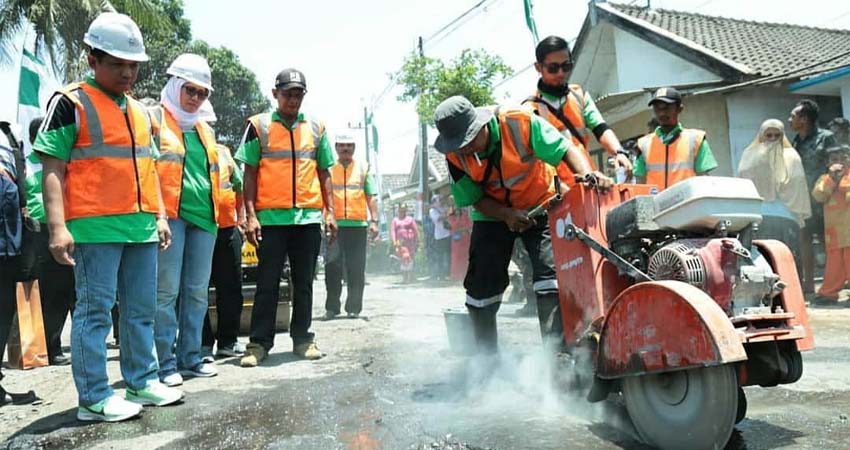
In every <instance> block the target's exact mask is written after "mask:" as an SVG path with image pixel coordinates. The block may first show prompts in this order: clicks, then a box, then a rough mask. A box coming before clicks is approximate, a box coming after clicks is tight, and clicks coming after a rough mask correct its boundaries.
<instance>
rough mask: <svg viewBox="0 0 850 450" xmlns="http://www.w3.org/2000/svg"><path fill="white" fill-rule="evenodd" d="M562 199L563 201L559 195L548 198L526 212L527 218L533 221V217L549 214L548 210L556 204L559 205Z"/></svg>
mask: <svg viewBox="0 0 850 450" xmlns="http://www.w3.org/2000/svg"><path fill="white" fill-rule="evenodd" d="M562 199H563V197H562V196H561V194H555V195H553V196H551V197H549V199H548V200H546V201H545V202H543V203H541V204H539V205H537V206H535V207H534V208H532V209H531V210H529V211H528V218H529V219H534V218H535V217H538V216H544V215H546V214H547V213H548V212H549V210H550V209H552V208H554V207H555V206H556V205H557V204H558V203H560V202H561V200H562Z"/></svg>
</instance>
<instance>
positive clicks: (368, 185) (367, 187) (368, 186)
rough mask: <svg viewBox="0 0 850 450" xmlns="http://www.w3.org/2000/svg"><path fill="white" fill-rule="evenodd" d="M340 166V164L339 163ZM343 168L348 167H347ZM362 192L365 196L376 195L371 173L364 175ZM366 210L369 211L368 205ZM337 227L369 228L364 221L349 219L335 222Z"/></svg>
mask: <svg viewBox="0 0 850 450" xmlns="http://www.w3.org/2000/svg"><path fill="white" fill-rule="evenodd" d="M340 164H342V163H340ZM345 167H348V166H347V165H346V166H345ZM363 192H364V193H366V195H377V194H378V189H377V188H375V178H374V177H373V176H372V173H371V172H368V173H366V182H365V184H364V185H363ZM366 209H367V210H368V209H369V205H368V204H367V205H366ZM336 224H337V226H340V227H351V228H355V227H366V226H369V222H367V221H365V220H350V219H339V220H337V221H336Z"/></svg>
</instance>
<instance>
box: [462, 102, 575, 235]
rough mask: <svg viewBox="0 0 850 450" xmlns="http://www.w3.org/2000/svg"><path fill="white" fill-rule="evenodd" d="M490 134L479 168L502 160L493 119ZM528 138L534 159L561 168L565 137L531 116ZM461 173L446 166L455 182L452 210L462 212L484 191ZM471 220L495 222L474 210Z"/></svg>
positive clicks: (479, 198)
mask: <svg viewBox="0 0 850 450" xmlns="http://www.w3.org/2000/svg"><path fill="white" fill-rule="evenodd" d="M489 130H490V143H489V144H488V146H487V151H486V152H485V154H484V155H483V156H482V155H480V154H479V155H478V156H479V158H481V162H482V164H487V159H488V158H494V159H495V160H496V161H498V160H499V159H500V158H501V157H502V137H501V131H500V130H499V122H498V120H496V117H493V118H492V119H490V122H489ZM530 134H531V148H532V151H533V152H534V156H536V157H537V158H538V159H540V160H542V161H543V162H545V163H547V164H550V165H552V166H557V165H558V164H560V162H561V161H562V160H563V159H564V155H566V153H567V149H568V148H569V147H568V143H567V141H566V140H565V139H564V136H563V135H562V134H561V133H559V132H558V130H557V129H556V128H555V127H553V126H552V125H550V124H549V122H546V121H545V120H543V119H541V118H540V117H538V116H531V127H530ZM460 169H461V168H459V167H454V166H453V165H452V164H451V163H449V170H450V172H452V179H453V181H454V183H452V185H451V190H452V197H454V200H455V206H457V207H461V208H462V207H465V206H473V205H475V203H476V202H478V200H481V198H482V197H484V190H483V189H482V188H481V186H479V185H478V183H476V182H475V181H474V180H473V179H472V178H470V177H469V175H467V174H465V173H462V172H460V173H459V171H460ZM470 216H471V217H472V220H477V221H485V220H490V221H492V220H496V219H494V218H492V217H488V216H485V215H484V214H482V213H481V212H480V211H478V210H477V209H474V208H473V210H472V213H471V214H470Z"/></svg>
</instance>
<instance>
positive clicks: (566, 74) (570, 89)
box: [523, 36, 632, 183]
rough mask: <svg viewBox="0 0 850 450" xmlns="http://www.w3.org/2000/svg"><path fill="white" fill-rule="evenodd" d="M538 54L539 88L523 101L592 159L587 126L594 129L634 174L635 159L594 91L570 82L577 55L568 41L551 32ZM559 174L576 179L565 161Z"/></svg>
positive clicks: (604, 145)
mask: <svg viewBox="0 0 850 450" xmlns="http://www.w3.org/2000/svg"><path fill="white" fill-rule="evenodd" d="M535 54H536V57H537V62H536V63H534V68H535V69H537V72H538V73H539V74H540V79H539V80H538V81H537V92H536V93H535V94H534V95H532V96H531V97H528V98H527V99H525V101H524V102H523V103H528V104H530V105H531V106H533V107H534V109H535V111H536V112H537V114H538V115H539V116H540V117H543V118H544V119H546V121H548V122H549V123H551V124H552V125H553V126H554V127H555V128H557V129H558V131H560V132H561V134H563V135H564V136H566V137H568V138H571V139H572V141H573V144H574V145H575V146H576V147H578V148H579V149H581V150H582V151H583V152H584V154H585V156H586V157H587V159H588V161H590V155H589V153H588V150H587V145H588V143H589V136H588V135H587V133H586V130H590V131H591V132H592V133H593V135H594V136H596V139H597V140H598V141H599V143H600V144H601V145H602V148H603V149H605V152H606V153H608V154H609V155H611V156H612V157H613V158H614V161H615V162H616V164H617V165H618V166H619V167H622V168H624V169H625V171H626V176H627V177H630V176H631V174H632V162H631V160H630V159H629V153H628V152H627V151H626V150H624V149H623V146H622V145H621V144H620V140H619V139H617V135H616V134H614V130H612V129H611V128H610V127H609V126H608V124H607V123H605V119H604V118H603V117H602V114H600V113H599V110H598V109H597V108H596V104H595V103H593V99H592V98H591V96H590V94H589V93H588V92H586V91H584V90H583V89H582V88H581V86H579V85H577V84H568V82H569V78H570V73H572V70H573V59H572V54H571V53H570V48H569V44H567V41H565V40H564V39H563V38H560V37H558V36H549V37H547V38H545V39H543V40H542V41H540V43H539V44H537V49H536V51H535ZM558 176H559V177H561V179H562V181H565V182H567V183H572V178H573V177H574V175H572V173H571V172H570V171H569V169H568V168H567V167H566V165H564V164H562V165H560V166H559V167H558Z"/></svg>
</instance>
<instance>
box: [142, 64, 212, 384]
mask: <svg viewBox="0 0 850 450" xmlns="http://www.w3.org/2000/svg"><path fill="white" fill-rule="evenodd" d="M166 73H167V74H169V75H171V78H170V79H169V80H168V83H167V84H166V85H165V87H164V88H163V89H162V94H161V97H160V103H161V106H160V107H159V108H156V109H154V110H153V114H152V115H153V116H154V122H155V123H156V124H157V126H156V127H155V129H154V132H155V139H156V143H157V146H158V148H159V152H160V156H159V158H158V159H157V163H156V165H157V173H158V175H159V183H160V189H161V191H162V200H163V202H164V203H165V211H166V214H167V215H168V225H169V226H170V227H171V230H172V231H171V233H172V244H171V246H170V247H169V248H168V249H166V250H165V251H163V252H161V253H160V254H159V266H158V268H157V270H158V279H157V281H158V284H157V314H156V322H155V331H156V351H157V355H158V357H159V377H160V379H161V380H162V382H163V383H165V384H166V385H167V386H177V385H180V384H182V383H183V376H189V377H213V376H215V375H217V374H218V371H217V370H216V369H215V367H213V366H212V364H208V363H205V362H203V361H202V356H201V335H202V330H203V324H204V317H206V313H207V307H208V302H207V287H208V285H209V281H210V270H211V267H212V266H211V264H212V257H213V249H214V247H215V240H216V236H217V233H218V225H217V222H218V206H219V189H220V183H219V162H218V148H217V146H216V142H215V136H214V134H213V130H212V128H210V126H209V125H208V124H207V120H214V117H215V115H214V113H213V111H212V106H211V105H210V104H209V102H208V100H207V97H209V95H210V93H211V92H212V90H213V88H212V82H211V75H210V68H209V65H208V64H207V61H206V60H205V59H204V58H202V57H201V56H198V55H194V54H189V53H186V54H182V55H180V56H178V57H177V59H175V60H174V62H173V63H172V64H171V66H170V67H169V68H168V70H167V72H166ZM178 296H179V297H180V302H179V305H178V304H177V303H178V302H177V297H178Z"/></svg>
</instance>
